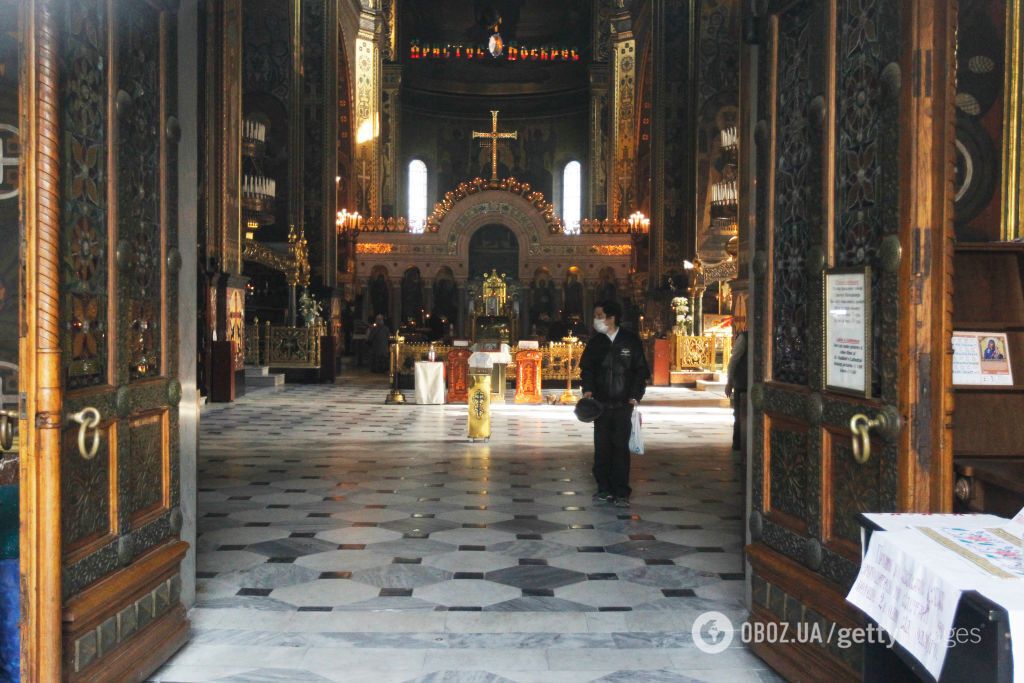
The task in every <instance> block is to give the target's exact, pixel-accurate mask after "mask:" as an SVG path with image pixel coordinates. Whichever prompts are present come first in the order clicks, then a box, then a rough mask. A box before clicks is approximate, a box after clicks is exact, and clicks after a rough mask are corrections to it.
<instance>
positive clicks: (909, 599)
mask: <svg viewBox="0 0 1024 683" xmlns="http://www.w3.org/2000/svg"><path fill="white" fill-rule="evenodd" d="M866 516H867V517H868V518H869V519H871V521H873V522H874V523H875V524H878V525H879V526H881V527H883V529H885V530H884V531H876V532H874V533H873V534H872V535H871V541H870V545H869V546H868V550H867V553H865V555H864V558H863V561H862V562H861V568H860V573H859V574H858V575H857V580H856V581H855V582H854V584H853V588H852V589H851V590H850V594H849V595H848V596H847V598H846V599H847V600H848V601H849V602H850V603H852V604H854V605H855V606H857V607H858V608H860V609H861V610H862V611H863V612H864V613H865V614H867V615H868V616H869V617H871V618H872V619H874V620H875V621H876V622H878V625H879V626H881V627H882V628H883V629H885V630H886V631H887V632H888V633H889V635H890V636H892V637H894V638H895V639H896V642H898V643H899V644H900V645H902V646H903V647H904V648H905V649H906V650H907V651H908V652H909V653H910V654H911V655H912V656H914V657H916V658H917V660H918V661H920V662H921V664H922V665H924V667H925V668H926V669H927V670H928V671H929V673H931V674H932V675H933V676H934V677H935V678H938V677H939V675H940V673H941V672H942V664H943V662H944V661H945V658H946V653H947V651H948V650H949V647H948V643H949V639H950V631H951V629H952V627H953V620H954V618H955V616H956V609H957V606H958V605H959V603H960V597H961V595H962V593H963V591H967V590H975V591H977V592H979V593H980V594H982V595H984V596H985V597H986V598H988V599H989V600H992V601H993V602H995V603H997V604H999V605H1001V606H1002V607H1003V608H1004V609H1005V610H1006V612H1007V614H1008V616H1009V626H1010V637H1011V652H1012V656H1013V661H1014V664H1016V666H1014V676H1013V680H1014V683H1024V666H1021V665H1019V664H1018V663H1019V662H1024V578H1021V577H1018V578H1012V579H1006V578H997V577H995V576H993V575H991V574H989V573H987V572H986V571H984V570H983V569H982V568H981V567H979V566H977V565H976V564H974V563H972V562H971V561H970V560H968V559H965V558H964V557H962V556H961V555H960V554H957V553H956V552H954V551H953V550H950V549H949V548H947V547H945V546H943V545H941V544H939V543H937V542H936V541H935V540H933V539H932V538H929V537H928V536H926V535H925V534H924V533H923V532H922V531H920V529H919V527H929V528H932V529H940V528H949V527H958V528H961V529H980V528H991V527H997V526H1001V527H1004V528H1007V527H1009V528H1014V526H1013V525H1012V523H1010V522H1009V520H1006V519H1003V518H1001V517H994V516H992V515H917V514H914V515H900V514H870V515H866Z"/></svg>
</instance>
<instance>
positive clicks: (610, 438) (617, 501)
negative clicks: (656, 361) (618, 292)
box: [580, 301, 651, 508]
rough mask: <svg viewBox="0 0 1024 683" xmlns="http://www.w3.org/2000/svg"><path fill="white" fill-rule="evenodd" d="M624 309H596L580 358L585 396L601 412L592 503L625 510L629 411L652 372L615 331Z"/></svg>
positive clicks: (623, 333)
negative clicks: (591, 327)
mask: <svg viewBox="0 0 1024 683" xmlns="http://www.w3.org/2000/svg"><path fill="white" fill-rule="evenodd" d="M621 317H622V307H621V306H620V305H619V304H618V303H617V302H615V301H605V302H603V303H600V304H598V305H597V306H595V307H594V332H595V333H596V334H594V335H593V336H591V337H590V340H589V341H587V346H586V348H585V349H584V350H583V356H582V357H581V358H580V377H581V383H582V385H583V397H584V398H593V399H596V400H597V401H599V402H600V403H601V405H602V406H603V407H604V410H603V411H602V413H601V415H600V416H599V417H598V418H597V419H596V420H594V479H596V480H597V493H595V494H594V500H595V501H598V502H606V503H607V502H610V503H613V504H614V505H615V506H616V507H623V508H626V507H629V494H630V493H632V489H631V488H630V486H629V465H630V462H629V459H630V453H629V436H630V432H631V431H632V428H633V423H632V417H633V408H634V407H635V406H636V405H637V404H638V403H639V402H640V400H641V399H642V398H643V397H644V392H645V391H646V390H647V378H648V377H649V376H650V374H651V373H650V369H649V368H648V366H647V359H646V358H645V357H644V345H643V342H641V341H640V337H638V336H637V335H636V334H635V333H633V332H631V331H629V330H627V329H625V328H623V327H619V319H620V318H621Z"/></svg>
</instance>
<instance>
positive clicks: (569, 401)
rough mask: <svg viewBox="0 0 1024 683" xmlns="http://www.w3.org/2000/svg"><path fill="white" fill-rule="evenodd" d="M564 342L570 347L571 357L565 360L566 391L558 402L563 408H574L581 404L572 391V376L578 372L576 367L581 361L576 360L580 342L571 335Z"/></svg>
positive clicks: (564, 338) (563, 339)
mask: <svg viewBox="0 0 1024 683" xmlns="http://www.w3.org/2000/svg"><path fill="white" fill-rule="evenodd" d="M562 341H563V342H565V343H566V344H568V346H569V355H568V356H566V358H565V391H563V392H562V395H561V396H559V397H558V402H559V403H560V404H562V405H563V406H574V405H576V403H578V402H579V400H580V399H579V397H578V396H576V394H575V393H574V392H573V390H572V376H573V374H574V373H575V371H576V366H577V365H578V364H579V361H577V359H576V351H575V349H576V342H577V341H579V339H577V338H576V337H574V336H572V335H569V336H568V337H563V338H562Z"/></svg>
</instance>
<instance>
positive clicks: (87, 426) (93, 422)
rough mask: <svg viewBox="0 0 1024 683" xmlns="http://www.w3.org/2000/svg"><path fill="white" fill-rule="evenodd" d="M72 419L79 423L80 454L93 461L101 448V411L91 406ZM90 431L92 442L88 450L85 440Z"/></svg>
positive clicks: (72, 416)
mask: <svg viewBox="0 0 1024 683" xmlns="http://www.w3.org/2000/svg"><path fill="white" fill-rule="evenodd" d="M70 418H71V419H72V420H73V421H75V422H77V423H78V453H79V454H80V455H81V456H82V457H83V458H85V459H86V460H92V459H93V458H95V457H96V452H97V451H99V448H100V430H99V429H98V427H99V424H100V411H98V410H96V409H95V408H93V407H92V406H90V407H88V408H83V409H82V410H80V411H78V412H77V413H74V414H73V415H71V416H70ZM89 430H92V441H91V442H90V443H89V448H86V447H85V439H86V433H87V432H88V431H89Z"/></svg>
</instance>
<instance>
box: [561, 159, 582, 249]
mask: <svg viewBox="0 0 1024 683" xmlns="http://www.w3.org/2000/svg"><path fill="white" fill-rule="evenodd" d="M582 203H583V193H582V189H581V185H580V162H578V161H570V162H569V163H567V164H566V165H565V170H564V171H562V220H563V221H565V231H566V232H567V233H577V232H579V230H580V213H581V211H582V209H581V206H582Z"/></svg>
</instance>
